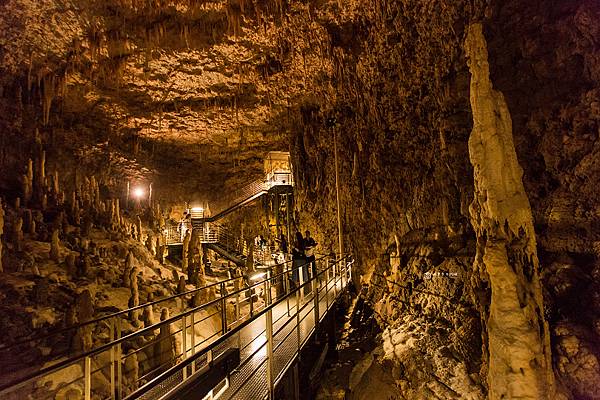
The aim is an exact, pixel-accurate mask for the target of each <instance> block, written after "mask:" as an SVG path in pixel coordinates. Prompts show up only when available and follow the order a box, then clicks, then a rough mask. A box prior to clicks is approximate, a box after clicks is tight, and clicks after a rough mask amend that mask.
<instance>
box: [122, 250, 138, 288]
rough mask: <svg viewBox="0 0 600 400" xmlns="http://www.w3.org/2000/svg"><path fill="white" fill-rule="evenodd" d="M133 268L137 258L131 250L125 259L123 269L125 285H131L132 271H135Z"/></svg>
mask: <svg viewBox="0 0 600 400" xmlns="http://www.w3.org/2000/svg"><path fill="white" fill-rule="evenodd" d="M133 268H135V259H134V258H133V252H132V251H131V250H130V251H129V253H127V258H126V259H125V270H123V286H124V287H127V288H128V287H131V271H133Z"/></svg>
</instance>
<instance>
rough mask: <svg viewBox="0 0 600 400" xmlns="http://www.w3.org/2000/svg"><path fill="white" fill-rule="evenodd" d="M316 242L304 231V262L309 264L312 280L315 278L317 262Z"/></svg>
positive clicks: (308, 232)
mask: <svg viewBox="0 0 600 400" xmlns="http://www.w3.org/2000/svg"><path fill="white" fill-rule="evenodd" d="M316 246H317V242H315V239H313V238H312V237H311V236H310V231H308V230H307V231H306V233H305V236H304V251H305V253H306V261H307V262H308V263H310V266H311V274H312V276H311V277H312V278H315V277H316V276H317V262H316V258H315V247H316Z"/></svg>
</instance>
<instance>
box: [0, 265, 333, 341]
mask: <svg viewBox="0 0 600 400" xmlns="http://www.w3.org/2000/svg"><path fill="white" fill-rule="evenodd" d="M324 257H326V256H324ZM291 262H292V260H286V261H285V262H283V263H281V265H285V264H288V263H291ZM239 278H240V277H239V276H238V277H232V278H227V279H224V280H222V281H218V282H214V283H211V284H208V285H205V286H202V287H201V288H196V289H192V290H188V291H186V292H183V293H178V294H174V295H171V296H167V297H162V298H160V299H157V300H153V301H150V302H147V303H144V304H140V305H138V306H134V307H130V308H127V309H124V310H121V311H116V312H114V313H111V314H107V315H103V316H101V317H97V318H94V319H92V320H89V321H85V322H80V323H77V324H75V325H71V326H68V327H65V328H61V329H59V330H56V331H52V332H49V333H47V334H44V335H41V336H38V337H35V338H32V337H29V338H26V339H22V340H19V341H18V342H13V343H9V344H0V351H4V350H8V349H11V348H13V347H16V346H19V345H22V344H25V343H29V342H32V341H38V340H43V339H48V338H50V337H52V336H54V335H60V334H63V333H66V332H69V331H72V330H75V329H79V328H83V327H84V326H87V325H91V324H96V323H99V322H102V321H106V320H107V319H111V318H115V317H118V316H121V315H123V314H129V313H130V312H132V311H137V310H141V309H143V308H146V307H149V306H154V305H157V304H159V303H162V302H165V301H169V300H174V299H178V298H181V297H184V296H187V295H190V294H194V293H197V292H199V291H201V290H206V289H209V288H211V287H214V286H220V285H221V284H227V283H228V282H232V281H234V280H236V279H239Z"/></svg>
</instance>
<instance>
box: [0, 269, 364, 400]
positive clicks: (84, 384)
mask: <svg viewBox="0 0 600 400" xmlns="http://www.w3.org/2000/svg"><path fill="white" fill-rule="evenodd" d="M316 262H317V271H318V273H317V276H316V277H311V279H307V280H306V281H305V282H302V275H303V272H302V271H303V270H304V271H307V270H309V269H310V267H308V268H306V266H302V267H298V268H297V272H298V273H299V276H300V282H299V284H298V285H292V284H291V278H292V276H293V275H295V273H294V271H293V270H292V268H291V266H290V265H289V263H287V264H281V265H278V266H276V267H275V268H274V269H273V270H274V272H273V273H270V272H266V273H262V274H257V275H255V276H254V278H253V279H254V281H253V282H251V284H250V285H245V284H244V280H243V279H244V278H242V277H236V278H232V279H229V280H226V281H223V282H219V283H217V284H213V285H209V286H207V287H205V288H201V289H197V290H194V291H190V292H187V293H184V294H181V295H177V296H171V297H168V298H165V299H160V300H157V301H155V302H152V303H148V304H144V305H141V306H139V307H135V308H132V309H129V310H124V311H121V312H119V313H115V314H111V315H108V316H106V317H102V318H99V319H96V320H94V321H89V322H87V323H84V324H79V325H77V326H75V327H71V328H67V329H65V330H63V331H61V332H59V333H60V334H63V335H64V334H65V333H66V332H67V331H69V330H70V331H71V333H73V332H72V331H73V330H74V331H75V332H77V334H76V335H75V336H73V335H72V334H71V338H72V337H75V338H77V337H78V335H81V334H85V332H94V334H100V333H103V332H105V333H107V334H108V335H107V336H108V337H109V340H108V341H107V343H106V344H103V345H101V346H99V347H96V348H94V349H91V350H88V351H86V352H83V353H80V354H77V355H74V356H70V357H67V358H63V359H62V360H60V361H59V362H55V363H54V364H52V365H49V366H46V367H44V368H42V369H40V370H37V371H33V372H31V371H26V372H25V373H24V374H21V376H18V377H15V378H14V379H11V380H10V382H6V381H5V380H4V379H3V380H2V381H0V398H3V399H5V398H6V399H12V398H14V399H19V398H26V397H27V396H28V395H31V393H32V392H33V391H35V396H34V397H35V398H36V399H54V398H57V397H61V396H62V397H64V398H82V399H85V400H89V399H92V398H93V399H117V400H120V399H134V398H141V399H176V398H180V393H181V391H182V390H184V389H185V387H186V386H189V385H190V384H194V382H204V383H203V385H202V387H201V390H200V392H201V393H197V392H196V396H195V397H196V398H199V399H216V398H221V399H263V398H268V397H272V395H273V393H274V388H275V387H276V386H277V384H278V383H279V381H280V380H281V379H282V378H283V376H284V374H285V372H286V371H287V370H288V369H289V367H290V366H291V365H292V364H293V363H294V361H295V360H296V358H297V357H298V355H299V352H300V350H301V349H302V347H303V346H304V345H305V344H306V343H307V341H308V340H309V338H310V336H311V335H312V333H313V332H314V331H315V330H316V326H317V324H318V322H319V321H321V320H322V319H323V318H324V316H325V315H326V313H327V311H328V310H329V309H330V308H331V307H332V306H333V305H334V303H335V301H336V299H337V298H338V297H339V295H340V294H341V293H342V291H343V290H344V289H345V288H346V286H347V285H348V283H349V282H350V281H351V272H352V264H353V261H352V260H351V259H350V258H349V257H346V258H343V259H339V260H331V259H329V257H321V258H319V259H317V261H316ZM292 286H298V287H296V288H292ZM217 289H218V295H217V293H216V292H217ZM197 295H202V296H206V300H207V301H206V302H205V303H204V304H202V305H201V306H198V307H191V306H189V303H190V300H191V298H192V297H194V296H197ZM168 302H177V303H178V304H179V305H180V308H181V312H180V313H178V314H177V315H174V316H172V317H170V318H167V319H165V320H163V321H160V322H158V323H155V324H153V325H150V326H147V327H139V328H137V329H136V328H134V329H133V331H127V330H125V329H124V325H128V324H127V323H126V320H127V319H128V315H129V314H131V313H132V312H139V311H142V309H144V308H147V307H156V306H159V305H163V306H164V305H166V304H168ZM50 336H51V335H46V336H44V337H38V338H35V339H32V340H36V342H35V343H36V344H37V345H41V344H43V343H45V342H44V341H53V340H55V339H56V338H50ZM19 346H21V347H22V346H29V347H31V346H32V343H31V341H28V342H24V341H23V342H19V343H17V344H13V345H10V346H8V347H7V346H5V347H2V348H0V356H2V354H4V353H7V352H8V353H10V354H13V355H14V353H15V351H18V348H19ZM234 353H235V357H233V358H232V357H230V356H231V355H232V354H234ZM238 356H239V358H237V357H238ZM219 360H225V361H226V362H225V363H222V362H220V361H219ZM232 360H233V361H232ZM219 363H220V364H219ZM217 364H218V365H220V366H221V367H222V366H223V365H225V366H226V368H225V369H223V368H221V370H222V371H223V372H222V376H220V375H219V374H218V373H217V374H215V373H213V372H214V371H216V370H217ZM211 374H212V375H211ZM209 376H212V379H213V381H212V383H211V384H210V387H209V385H208V384H207V383H206V382H207V381H206V380H204V381H203V380H202V379H205V378H206V377H209ZM66 377H68V379H67V378H66ZM215 377H217V379H218V382H217V381H215V380H214V379H215ZM209 381H210V380H209ZM47 382H52V384H47ZM35 388H38V389H37V390H36V389H35ZM39 388H43V390H40V389H39ZM200 394H201V395H200ZM69 396H72V397H69Z"/></svg>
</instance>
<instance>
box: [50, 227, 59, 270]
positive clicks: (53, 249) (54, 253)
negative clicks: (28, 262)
mask: <svg viewBox="0 0 600 400" xmlns="http://www.w3.org/2000/svg"><path fill="white" fill-rule="evenodd" d="M59 258H60V239H59V237H58V229H55V230H54V231H53V232H52V242H51V243H50V259H51V260H54V261H56V262H58V261H59Z"/></svg>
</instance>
